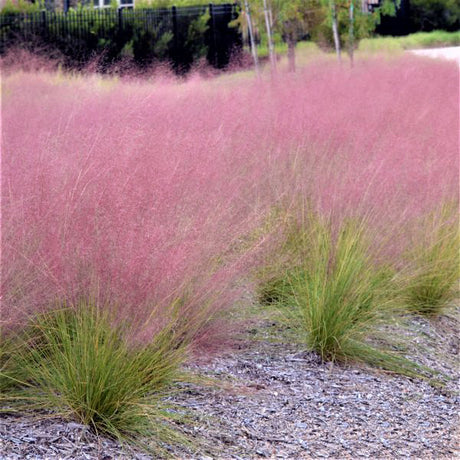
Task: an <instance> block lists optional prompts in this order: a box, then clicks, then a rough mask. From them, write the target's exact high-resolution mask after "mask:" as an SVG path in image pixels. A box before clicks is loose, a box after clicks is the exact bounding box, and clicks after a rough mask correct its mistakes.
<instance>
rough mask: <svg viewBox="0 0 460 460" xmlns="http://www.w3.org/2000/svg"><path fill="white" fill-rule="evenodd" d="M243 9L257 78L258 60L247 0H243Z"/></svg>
mask: <svg viewBox="0 0 460 460" xmlns="http://www.w3.org/2000/svg"><path fill="white" fill-rule="evenodd" d="M244 9H245V14H246V20H247V23H248V32H249V42H250V44H251V54H252V58H253V60H254V68H255V70H256V74H257V77H260V68H259V58H258V56H257V48H256V42H255V39H254V29H253V25H252V18H251V10H250V8H249V3H248V0H244Z"/></svg>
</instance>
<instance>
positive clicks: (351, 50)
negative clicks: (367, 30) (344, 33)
mask: <svg viewBox="0 0 460 460" xmlns="http://www.w3.org/2000/svg"><path fill="white" fill-rule="evenodd" d="M349 18H350V29H349V38H348V41H349V43H348V54H349V55H350V64H351V67H353V65H354V51H355V49H354V48H355V29H354V28H355V24H354V22H355V15H354V5H353V0H350V15H349Z"/></svg>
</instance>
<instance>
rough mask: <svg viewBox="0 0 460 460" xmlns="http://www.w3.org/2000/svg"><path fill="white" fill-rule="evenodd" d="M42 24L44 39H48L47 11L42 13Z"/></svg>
mask: <svg viewBox="0 0 460 460" xmlns="http://www.w3.org/2000/svg"><path fill="white" fill-rule="evenodd" d="M40 20H41V21H40V22H41V26H42V33H43V37H44V38H47V37H48V30H47V24H46V10H41V11H40Z"/></svg>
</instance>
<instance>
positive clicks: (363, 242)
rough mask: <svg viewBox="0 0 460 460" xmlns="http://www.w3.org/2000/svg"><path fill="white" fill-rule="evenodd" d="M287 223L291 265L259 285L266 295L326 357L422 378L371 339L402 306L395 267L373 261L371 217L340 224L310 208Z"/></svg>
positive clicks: (321, 354)
mask: <svg viewBox="0 0 460 460" xmlns="http://www.w3.org/2000/svg"><path fill="white" fill-rule="evenodd" d="M288 225H289V226H290V228H289V230H288V233H287V238H286V243H285V245H284V248H283V250H284V251H288V253H289V254H290V255H289V259H290V260H291V262H292V265H291V267H289V268H287V269H286V268H284V269H283V271H282V272H280V273H281V274H279V277H278V278H275V277H272V278H270V280H269V282H268V283H267V284H266V286H265V287H262V288H261V291H260V292H262V293H264V294H265V300H266V299H267V298H268V297H269V298H270V301H271V302H272V303H274V302H275V301H277V302H278V304H279V303H282V304H283V305H282V311H283V313H284V317H285V319H286V320H287V321H288V322H289V325H290V326H291V327H292V328H293V329H295V330H297V334H298V336H299V337H301V339H302V341H303V342H304V343H305V344H306V345H307V346H308V347H309V348H310V349H312V350H314V351H316V352H317V353H318V354H319V355H320V356H321V358H322V359H323V360H324V361H349V360H350V361H361V362H365V363H368V364H371V365H374V366H378V367H381V368H384V369H387V370H390V371H394V372H398V373H402V374H406V375H411V376H416V375H421V374H420V372H419V369H418V366H417V365H416V364H415V363H412V362H411V361H409V360H407V359H405V358H403V357H401V356H399V355H398V354H396V353H393V352H389V351H385V350H380V349H378V348H376V347H374V346H373V345H371V344H370V342H369V340H370V339H372V338H373V334H377V332H378V331H377V326H378V324H380V322H381V321H384V320H385V318H388V315H389V314H391V313H392V312H394V311H395V309H396V304H395V303H394V299H393V296H388V293H389V292H390V289H391V282H392V278H393V270H392V269H390V268H389V267H387V266H378V265H376V264H375V263H374V262H373V257H372V254H371V251H370V239H369V235H368V234H367V233H368V232H367V227H366V222H365V220H363V219H351V218H348V219H344V220H343V221H342V222H341V223H340V224H337V223H334V222H333V220H332V219H330V218H325V217H322V216H320V215H317V214H315V213H312V212H308V213H307V214H306V215H305V216H303V218H302V219H301V221H300V223H299V222H295V223H294V224H292V223H290V224H288ZM281 257H283V256H281ZM266 303H269V302H266ZM377 335H378V334H377Z"/></svg>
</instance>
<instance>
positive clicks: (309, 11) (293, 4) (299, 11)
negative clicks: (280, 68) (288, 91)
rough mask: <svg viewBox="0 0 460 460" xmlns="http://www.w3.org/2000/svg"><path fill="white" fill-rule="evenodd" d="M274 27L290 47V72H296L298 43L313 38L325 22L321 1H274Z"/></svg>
mask: <svg viewBox="0 0 460 460" xmlns="http://www.w3.org/2000/svg"><path fill="white" fill-rule="evenodd" d="M271 4H272V11H273V26H274V29H275V31H277V32H278V33H279V34H280V35H281V37H282V38H283V40H284V41H285V42H286V43H287V46H288V62H289V70H291V71H294V70H295V47H296V45H297V43H298V42H299V41H300V40H302V39H304V38H306V37H307V36H310V37H311V36H312V34H313V30H314V29H315V28H316V27H317V26H318V25H319V24H321V23H322V22H323V21H324V18H325V11H324V8H323V5H322V4H321V0H291V1H289V2H287V1H285V0H272V1H271Z"/></svg>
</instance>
